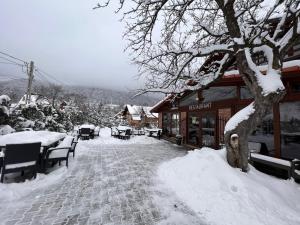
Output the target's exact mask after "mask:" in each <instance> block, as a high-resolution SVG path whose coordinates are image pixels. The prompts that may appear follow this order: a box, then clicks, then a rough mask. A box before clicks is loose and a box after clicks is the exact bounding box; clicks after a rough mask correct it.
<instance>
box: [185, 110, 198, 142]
mask: <svg viewBox="0 0 300 225" xmlns="http://www.w3.org/2000/svg"><path fill="white" fill-rule="evenodd" d="M199 138H200V115H199V113H189V114H188V138H187V139H188V140H187V141H188V143H189V144H191V145H194V146H200V141H199Z"/></svg>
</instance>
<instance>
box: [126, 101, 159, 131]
mask: <svg viewBox="0 0 300 225" xmlns="http://www.w3.org/2000/svg"><path fill="white" fill-rule="evenodd" d="M151 109H152V107H148V106H137V105H125V107H124V110H123V111H122V117H123V119H125V120H127V122H128V124H129V125H131V126H134V127H141V126H150V125H154V126H157V125H158V113H151V112H150V110H151Z"/></svg>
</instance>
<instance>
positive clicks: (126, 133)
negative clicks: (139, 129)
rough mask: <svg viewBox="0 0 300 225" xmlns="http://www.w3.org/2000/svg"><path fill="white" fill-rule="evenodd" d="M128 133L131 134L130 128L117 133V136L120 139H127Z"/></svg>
mask: <svg viewBox="0 0 300 225" xmlns="http://www.w3.org/2000/svg"><path fill="white" fill-rule="evenodd" d="M130 135H131V130H130V129H127V130H125V132H124V131H123V132H120V133H119V137H120V138H121V139H129V138H130Z"/></svg>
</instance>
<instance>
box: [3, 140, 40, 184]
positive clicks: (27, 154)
mask: <svg viewBox="0 0 300 225" xmlns="http://www.w3.org/2000/svg"><path fill="white" fill-rule="evenodd" d="M40 150H41V143H40V142H38V143H26V144H9V145H6V148H5V151H4V157H3V165H2V169H1V183H3V181H4V175H5V174H8V173H13V172H18V171H21V172H22V174H23V172H24V170H31V171H32V172H33V176H34V178H36V174H37V169H38V168H37V162H38V159H39V155H40Z"/></svg>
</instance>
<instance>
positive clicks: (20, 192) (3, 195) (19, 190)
mask: <svg viewBox="0 0 300 225" xmlns="http://www.w3.org/2000/svg"><path fill="white" fill-rule="evenodd" d="M66 175H67V168H66V167H65V166H64V167H61V168H59V169H57V170H55V171H53V172H51V173H50V174H47V175H45V174H40V173H38V174H37V177H36V179H32V180H27V181H26V182H21V183H10V184H7V183H3V184H2V183H0V205H2V204H4V203H7V202H8V201H9V202H10V201H15V200H17V199H19V198H21V197H23V196H26V195H28V194H30V193H35V190H38V189H40V188H44V187H48V186H50V185H52V184H55V183H57V182H58V181H59V180H61V179H62V178H63V177H65V176H66ZM36 197H38V196H36Z"/></svg>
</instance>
